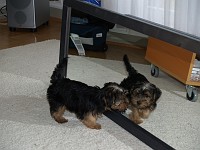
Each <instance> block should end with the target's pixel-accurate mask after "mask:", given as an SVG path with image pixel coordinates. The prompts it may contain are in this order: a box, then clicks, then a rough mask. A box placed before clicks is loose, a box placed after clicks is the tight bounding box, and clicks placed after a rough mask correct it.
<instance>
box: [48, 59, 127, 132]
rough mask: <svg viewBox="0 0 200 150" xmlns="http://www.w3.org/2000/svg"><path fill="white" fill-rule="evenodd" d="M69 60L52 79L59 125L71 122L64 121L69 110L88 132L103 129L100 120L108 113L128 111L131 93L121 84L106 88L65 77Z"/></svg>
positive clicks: (51, 93) (51, 98) (50, 93)
mask: <svg viewBox="0 0 200 150" xmlns="http://www.w3.org/2000/svg"><path fill="white" fill-rule="evenodd" d="M64 65H66V59H64V60H63V62H61V63H60V64H58V65H57V66H56V68H55V70H54V72H53V74H52V76H51V81H50V82H51V85H50V86H49V88H48V89H47V100H48V102H49V105H50V114H51V116H52V117H53V118H54V120H55V121H57V122H58V123H65V122H67V121H68V120H67V119H66V118H64V117H63V114H64V112H65V110H67V111H69V112H71V113H75V115H76V117H77V118H78V119H79V120H80V121H81V122H82V123H83V124H84V125H85V126H87V127H88V128H92V129H101V125H100V124H98V123H96V121H97V118H98V117H99V116H101V115H102V113H103V112H104V111H106V110H112V109H113V110H119V111H122V112H123V111H125V110H126V109H127V107H128V103H129V101H128V98H127V93H128V92H127V90H124V89H123V88H122V87H121V86H119V84H117V83H114V82H109V83H106V84H105V85H104V87H103V88H100V87H97V86H94V87H93V86H89V85H87V84H85V83H82V82H79V81H75V80H70V79H68V78H64V77H61V72H63V66H64Z"/></svg>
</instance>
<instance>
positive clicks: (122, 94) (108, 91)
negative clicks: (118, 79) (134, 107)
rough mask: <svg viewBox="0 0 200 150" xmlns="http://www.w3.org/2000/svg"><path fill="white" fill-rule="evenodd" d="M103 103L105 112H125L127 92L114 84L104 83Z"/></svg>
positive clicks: (127, 102)
mask: <svg viewBox="0 0 200 150" xmlns="http://www.w3.org/2000/svg"><path fill="white" fill-rule="evenodd" d="M103 91H104V102H105V105H106V109H107V110H111V109H113V110H119V111H122V112H123V111H125V110H126V109H127V107H128V104H129V101H128V97H127V95H128V91H127V90H124V89H123V88H122V87H121V86H119V84H117V83H114V82H109V83H106V84H105V85H104V87H103Z"/></svg>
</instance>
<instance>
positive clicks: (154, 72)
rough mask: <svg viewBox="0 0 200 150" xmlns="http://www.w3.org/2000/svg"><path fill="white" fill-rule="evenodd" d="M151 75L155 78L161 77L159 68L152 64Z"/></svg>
mask: <svg viewBox="0 0 200 150" xmlns="http://www.w3.org/2000/svg"><path fill="white" fill-rule="evenodd" d="M151 75H152V76H154V77H158V76H159V68H158V67H157V66H155V65H153V64H151Z"/></svg>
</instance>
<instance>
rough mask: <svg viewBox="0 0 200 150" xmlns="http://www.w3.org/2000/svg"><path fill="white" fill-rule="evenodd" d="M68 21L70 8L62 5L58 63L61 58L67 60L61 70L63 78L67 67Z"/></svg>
mask: <svg viewBox="0 0 200 150" xmlns="http://www.w3.org/2000/svg"><path fill="white" fill-rule="evenodd" d="M70 20H71V7H68V6H64V5H63V11H62V25H61V37H60V55H59V63H60V62H61V61H62V60H63V58H67V62H66V63H67V64H66V66H65V68H64V69H63V70H64V72H63V74H62V76H63V77H66V76H67V65H68V51H69V36H70Z"/></svg>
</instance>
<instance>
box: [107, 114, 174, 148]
mask: <svg viewBox="0 0 200 150" xmlns="http://www.w3.org/2000/svg"><path fill="white" fill-rule="evenodd" d="M104 115H105V116H107V117H108V118H110V119H111V120H112V121H114V122H115V123H117V124H118V125H119V126H121V127H122V128H124V129H125V130H126V131H128V132H129V133H131V134H132V135H134V136H135V137H137V138H138V139H139V140H141V141H142V142H144V143H145V144H147V145H148V146H149V147H151V148H152V149H154V150H174V148H172V147H171V146H169V145H168V144H166V143H164V142H163V141H161V140H160V139H158V138H157V137H155V136H154V135H152V134H151V133H150V132H148V131H146V130H145V129H143V128H142V127H140V126H138V125H137V124H135V123H133V122H132V121H130V120H129V119H128V118H126V117H125V116H123V115H122V114H121V113H119V112H116V111H112V112H111V111H106V112H105V113H104Z"/></svg>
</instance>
